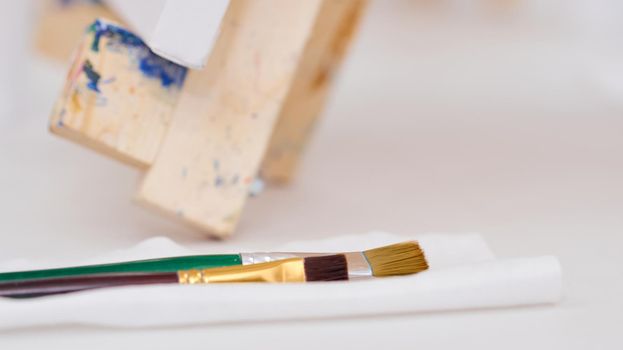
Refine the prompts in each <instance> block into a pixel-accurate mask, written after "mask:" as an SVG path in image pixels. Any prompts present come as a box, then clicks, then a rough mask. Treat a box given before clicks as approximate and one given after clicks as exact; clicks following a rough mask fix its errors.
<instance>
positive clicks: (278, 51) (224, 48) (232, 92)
mask: <svg viewBox="0 0 623 350" xmlns="http://www.w3.org/2000/svg"><path fill="white" fill-rule="evenodd" d="M365 5H366V1H365V0H298V1H291V0H233V1H231V3H230V5H229V9H228V11H227V13H226V15H225V18H224V19H223V23H222V26H221V33H220V36H219V38H218V40H217V42H216V44H215V46H214V49H213V51H212V54H211V56H210V58H209V60H208V63H207V65H206V67H205V68H204V69H202V70H200V71H199V70H191V71H189V72H188V77H187V79H186V82H185V83H184V86H183V88H182V89H181V91H180V93H179V97H176V100H177V101H176V102H175V103H168V104H166V105H164V106H162V108H159V109H158V111H159V113H165V114H166V118H165V119H166V121H165V124H164V125H166V126H167V127H166V128H164V129H163V128H161V127H160V126H159V127H158V128H154V127H151V125H154V123H153V122H149V121H145V120H146V119H145V118H150V117H151V116H149V115H141V113H140V112H137V111H136V110H135V111H133V112H132V113H131V115H132V116H133V118H127V119H119V118H106V117H104V116H96V115H90V114H89V113H88V112H87V113H86V114H85V113H82V114H80V115H74V116H73V117H72V118H73V120H74V122H75V123H76V127H74V128H72V125H66V124H63V125H59V123H58V117H59V113H60V112H59V111H61V110H63V113H64V114H65V113H67V112H66V110H67V109H66V108H64V107H66V106H65V105H66V104H68V103H69V100H67V99H65V100H61V101H59V104H58V105H57V107H56V109H55V113H54V115H53V117H52V123H51V126H52V127H51V129H52V131H53V132H55V133H57V134H59V135H61V136H66V137H69V138H71V139H72V140H73V141H76V142H78V143H81V144H83V145H84V146H87V147H90V148H93V149H95V150H98V151H100V152H103V153H105V154H107V155H109V156H113V157H116V158H118V159H120V160H122V161H124V162H126V163H128V164H132V165H137V166H138V167H139V168H141V169H142V170H144V171H145V173H146V176H145V177H144V179H143V181H142V184H141V185H140V187H139V191H138V195H137V198H138V199H139V200H140V201H141V202H142V203H144V204H147V205H148V206H150V207H154V208H157V209H159V210H160V211H161V212H163V213H167V214H169V215H171V216H172V217H175V218H177V219H178V220H181V221H182V222H185V223H187V224H190V225H192V226H194V227H197V228H199V229H200V230H202V231H204V232H206V233H208V234H210V235H213V236H217V237H226V236H228V235H230V234H231V233H232V232H233V231H234V229H235V227H236V225H237V223H238V219H239V217H240V214H241V212H242V209H243V206H244V203H245V201H246V199H247V196H248V192H249V187H250V186H251V182H252V179H253V178H254V177H255V175H256V174H258V173H260V174H261V176H262V177H263V178H264V179H265V180H267V181H268V182H272V183H284V182H288V181H290V180H291V179H292V177H293V173H294V172H295V169H296V166H297V164H298V162H299V159H300V157H301V154H302V152H303V149H304V147H305V145H306V143H307V141H308V139H309V137H310V134H311V132H312V130H313V128H314V124H315V121H316V120H317V118H318V116H319V114H320V113H321V112H322V109H323V106H324V104H325V102H326V99H327V97H328V94H329V91H330V86H331V82H332V79H333V77H334V76H335V74H336V71H337V68H338V66H339V64H340V62H341V61H342V58H343V57H344V55H345V53H346V50H347V48H348V46H349V43H350V42H351V39H352V36H353V34H354V33H355V31H356V28H357V24H358V23H359V20H360V18H361V16H362V13H363V11H364V8H365ZM121 98H123V97H121ZM158 102H159V103H161V101H158ZM143 103H149V101H144V102H143ZM124 106H127V108H135V107H132V106H130V105H128V103H125V102H124ZM124 108H126V107H124ZM163 111H164V112H163ZM124 113H126V112H124V111H122V112H121V114H124ZM65 118H67V116H65ZM130 119H132V120H130ZM86 121H88V123H87V124H88V125H89V127H88V128H85V127H84V125H85V123H86ZM128 123H132V125H142V126H143V127H141V128H136V127H135V126H132V127H131V130H134V131H133V132H131V133H127V132H122V130H128ZM137 123H138V124H137ZM160 125H163V124H160ZM93 128H95V129H93ZM89 130H90V131H89ZM93 130H106V137H105V138H103V137H102V136H101V135H103V134H102V133H100V132H92V131H93ZM142 139H149V140H152V141H153V140H161V142H160V144H159V146H158V147H147V148H145V147H142V145H140V142H137V140H142ZM110 140H114V142H113V143H111V142H110ZM128 144H132V145H137V146H136V147H134V148H128V147H125V146H124V147H122V145H128ZM137 147H138V148H140V149H141V153H140V154H141V157H140V158H137V155H136V154H137V153H136V152H135V149H136V148H137ZM145 149H148V150H149V151H147V153H145Z"/></svg>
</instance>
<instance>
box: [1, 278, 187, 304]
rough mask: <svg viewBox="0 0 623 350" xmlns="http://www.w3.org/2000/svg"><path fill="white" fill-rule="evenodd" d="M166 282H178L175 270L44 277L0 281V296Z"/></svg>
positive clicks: (39, 294) (26, 296)
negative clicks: (148, 272)
mask: <svg viewBox="0 0 623 350" xmlns="http://www.w3.org/2000/svg"><path fill="white" fill-rule="evenodd" d="M168 283H178V277H177V273H176V272H165V273H150V274H108V275H89V276H76V277H64V278H46V279H38V280H27V281H13V282H4V283H0V296H3V297H9V298H33V297H40V296H46V295H53V294H63V293H70V292H77V291H81V290H87V289H96V288H106V287H119V286H132V285H142V284H168Z"/></svg>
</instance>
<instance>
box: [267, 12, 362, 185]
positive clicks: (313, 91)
mask: <svg viewBox="0 0 623 350" xmlns="http://www.w3.org/2000/svg"><path fill="white" fill-rule="evenodd" d="M366 4H367V1H365V0H341V1H340V0H334V1H329V2H328V3H327V4H326V6H325V7H324V8H323V11H322V13H321V14H320V15H319V18H318V25H317V26H316V27H315V30H314V32H313V34H312V36H311V39H310V41H309V43H308V45H307V47H306V49H305V53H304V54H303V58H302V60H301V63H300V64H299V67H298V69H297V72H296V74H295V80H294V82H293V84H292V87H291V89H290V91H289V92H288V95H287V97H286V99H285V102H284V105H283V107H282V109H281V112H280V114H279V119H278V121H277V123H276V125H275V130H274V131H273V135H272V137H271V139H270V144H269V147H268V150H267V152H266V155H265V157H264V160H263V163H262V167H261V174H262V178H263V179H265V180H267V181H269V182H272V183H285V182H289V181H290V180H291V179H292V177H293V175H294V172H295V169H296V167H297V164H298V162H299V159H300V158H301V155H302V153H303V151H304V149H305V146H306V144H307V142H308V140H309V138H310V136H311V134H312V131H313V129H314V127H315V125H316V120H317V118H318V116H319V115H320V114H321V113H322V110H323V108H324V105H325V103H326V100H327V98H328V96H329V92H330V88H331V85H332V81H333V78H334V76H335V75H336V73H337V70H338V68H339V65H340V63H341V61H342V59H343V57H344V56H345V54H346V51H347V49H348V47H349V45H350V43H351V41H352V37H353V35H354V33H355V32H356V30H357V27H358V24H359V22H360V19H361V17H362V14H363V12H364V9H365V7H366Z"/></svg>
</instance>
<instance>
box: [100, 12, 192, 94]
mask: <svg viewBox="0 0 623 350" xmlns="http://www.w3.org/2000/svg"><path fill="white" fill-rule="evenodd" d="M88 31H89V32H90V33H93V42H92V43H91V50H92V51H94V52H99V50H100V41H101V38H102V37H107V38H110V41H109V42H108V45H109V46H111V47H115V46H124V47H126V48H127V49H129V50H132V52H133V53H134V55H135V56H136V60H137V62H138V69H139V70H140V71H141V72H142V73H143V74H144V75H145V76H146V77H148V78H152V79H158V80H160V83H161V84H162V86H163V87H165V88H166V87H170V86H178V87H181V86H182V85H183V84H184V79H185V78H186V72H187V69H186V67H183V66H180V65H178V64H176V63H173V62H171V61H169V60H167V59H164V58H162V57H160V56H158V55H156V54H155V53H153V52H152V51H151V49H149V47H147V45H146V44H145V43H144V42H143V40H141V38H139V37H138V36H136V35H135V34H133V33H132V32H130V31H128V30H126V29H123V28H121V27H118V26H116V25H113V24H110V23H106V22H103V21H100V20H96V21H95V22H94V23H93V24H92V25H91V26H90V27H89V30H88Z"/></svg>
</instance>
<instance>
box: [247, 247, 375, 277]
mask: <svg viewBox="0 0 623 350" xmlns="http://www.w3.org/2000/svg"><path fill="white" fill-rule="evenodd" d="M332 254H337V253H284V252H274V253H263V252H258V253H240V257H241V259H242V265H252V264H259V263H265V262H272V261H279V260H283V259H291V258H308V257H312V256H324V255H332ZM342 254H344V256H346V262H347V263H348V278H349V279H351V280H352V279H362V278H370V277H373V275H372V268H371V267H370V264H369V263H368V260H367V259H366V257H365V255H363V253H362V252H349V253H342Z"/></svg>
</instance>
